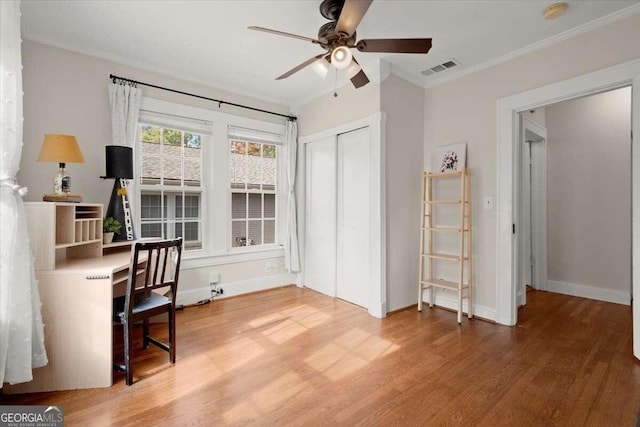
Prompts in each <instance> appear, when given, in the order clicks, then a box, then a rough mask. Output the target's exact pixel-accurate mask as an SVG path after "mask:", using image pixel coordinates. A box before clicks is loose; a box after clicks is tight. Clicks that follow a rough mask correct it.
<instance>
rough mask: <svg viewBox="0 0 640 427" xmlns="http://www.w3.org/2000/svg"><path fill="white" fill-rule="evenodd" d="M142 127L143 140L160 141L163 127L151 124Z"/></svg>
mask: <svg viewBox="0 0 640 427" xmlns="http://www.w3.org/2000/svg"><path fill="white" fill-rule="evenodd" d="M141 128H142V132H141V139H142V140H143V141H146V142H153V143H156V144H158V143H160V135H161V133H162V129H160V128H158V127H155V126H149V125H142V126H141Z"/></svg>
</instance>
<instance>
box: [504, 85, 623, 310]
mask: <svg viewBox="0 0 640 427" xmlns="http://www.w3.org/2000/svg"><path fill="white" fill-rule="evenodd" d="M536 112H537V115H538V117H537V120H538V122H539V123H532V121H531V120H529V119H528V118H526V117H525V114H527V113H529V112H523V113H520V115H521V117H522V126H521V135H522V136H521V143H520V148H521V150H520V159H521V161H520V164H519V169H520V177H521V179H520V185H519V188H520V191H518V192H517V193H516V197H517V199H518V206H519V218H520V219H519V221H518V222H516V235H515V238H516V240H517V241H518V245H517V248H518V251H519V254H520V255H519V257H518V260H519V271H520V273H519V277H520V281H519V285H520V287H519V288H518V303H519V306H522V305H524V304H526V297H527V293H526V290H527V288H526V286H529V287H530V288H529V290H531V289H535V290H546V291H551V292H555V293H561V294H565V295H571V296H577V297H582V298H589V299H594V300H599V301H605V302H612V303H617V304H623V305H629V304H630V293H631V136H630V134H631V88H630V87H624V88H620V89H615V90H611V91H606V92H602V93H598V94H591V95H588V96H584V97H581V98H577V99H572V100H566V101H561V102H558V103H554V104H551V105H546V106H545V107H544V108H539V109H536ZM540 123H542V124H544V127H542V126H541V125H540ZM547 157H548V162H547ZM547 183H548V190H547ZM547 193H548V194H547ZM547 196H548V197H547ZM547 201H548V202H547ZM547 208H548V212H549V215H548V216H547ZM547 231H548V232H547ZM547 234H548V236H549V238H548V239H547ZM547 266H548V269H547Z"/></svg>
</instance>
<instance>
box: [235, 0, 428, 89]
mask: <svg viewBox="0 0 640 427" xmlns="http://www.w3.org/2000/svg"><path fill="white" fill-rule="evenodd" d="M372 2H373V0H324V1H323V2H322V3H321V4H320V13H321V14H322V16H324V17H325V18H326V19H329V20H330V22H327V23H326V24H324V25H323V26H321V27H320V29H319V30H318V38H317V39H314V38H310V37H305V36H299V35H297V34H291V33H286V32H284V31H278V30H272V29H270V28H264V27H256V26H250V27H247V28H248V29H250V30H255V31H264V32H266V33H271V34H276V35H280V36H285V37H292V38H296V39H299V40H304V41H308V42H311V43H313V44H317V45H319V46H320V47H322V48H323V49H325V50H326V52H324V53H321V54H319V55H316V56H314V57H312V58H309V59H308V60H306V61H304V62H303V63H302V64H300V65H298V66H296V67H294V68H292V69H291V70H289V71H287V72H286V73H284V74H282V75H281V76H279V77H277V78H276V80H281V79H286V78H287V77H289V76H291V75H292V74H294V73H297V72H298V71H300V70H302V69H303V68H305V67H307V66H309V65H312V67H313V69H314V71H316V72H317V73H318V74H319V75H320V76H321V77H322V78H324V77H325V76H326V75H327V72H328V71H329V65H330V64H331V65H333V66H334V67H336V68H337V69H345V70H346V74H347V76H348V77H349V79H351V83H353V85H354V86H355V87H356V89H357V88H359V87H362V86H364V85H366V84H367V83H369V79H368V78H367V75H366V74H365V73H364V71H363V70H362V68H361V67H360V65H359V64H358V61H356V59H355V58H354V57H353V54H352V53H351V49H352V48H354V47H355V48H356V49H358V50H359V51H360V52H365V53H366V52H377V53H422V54H425V53H427V52H429V49H431V39H430V38H424V39H364V40H360V41H358V42H356V27H357V26H358V24H359V23H360V21H361V20H362V18H363V17H364V14H365V13H366V12H367V10H368V9H369V6H371V3H372Z"/></svg>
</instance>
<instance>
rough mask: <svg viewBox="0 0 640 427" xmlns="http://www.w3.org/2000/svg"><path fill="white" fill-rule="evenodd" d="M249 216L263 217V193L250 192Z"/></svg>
mask: <svg viewBox="0 0 640 427" xmlns="http://www.w3.org/2000/svg"><path fill="white" fill-rule="evenodd" d="M249 218H262V194H249Z"/></svg>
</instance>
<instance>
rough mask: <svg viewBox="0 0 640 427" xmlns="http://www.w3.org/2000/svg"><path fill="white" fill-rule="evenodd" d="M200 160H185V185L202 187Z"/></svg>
mask: <svg viewBox="0 0 640 427" xmlns="http://www.w3.org/2000/svg"><path fill="white" fill-rule="evenodd" d="M201 181H202V176H201V174H200V159H184V184H185V185H192V186H200V182H201Z"/></svg>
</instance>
